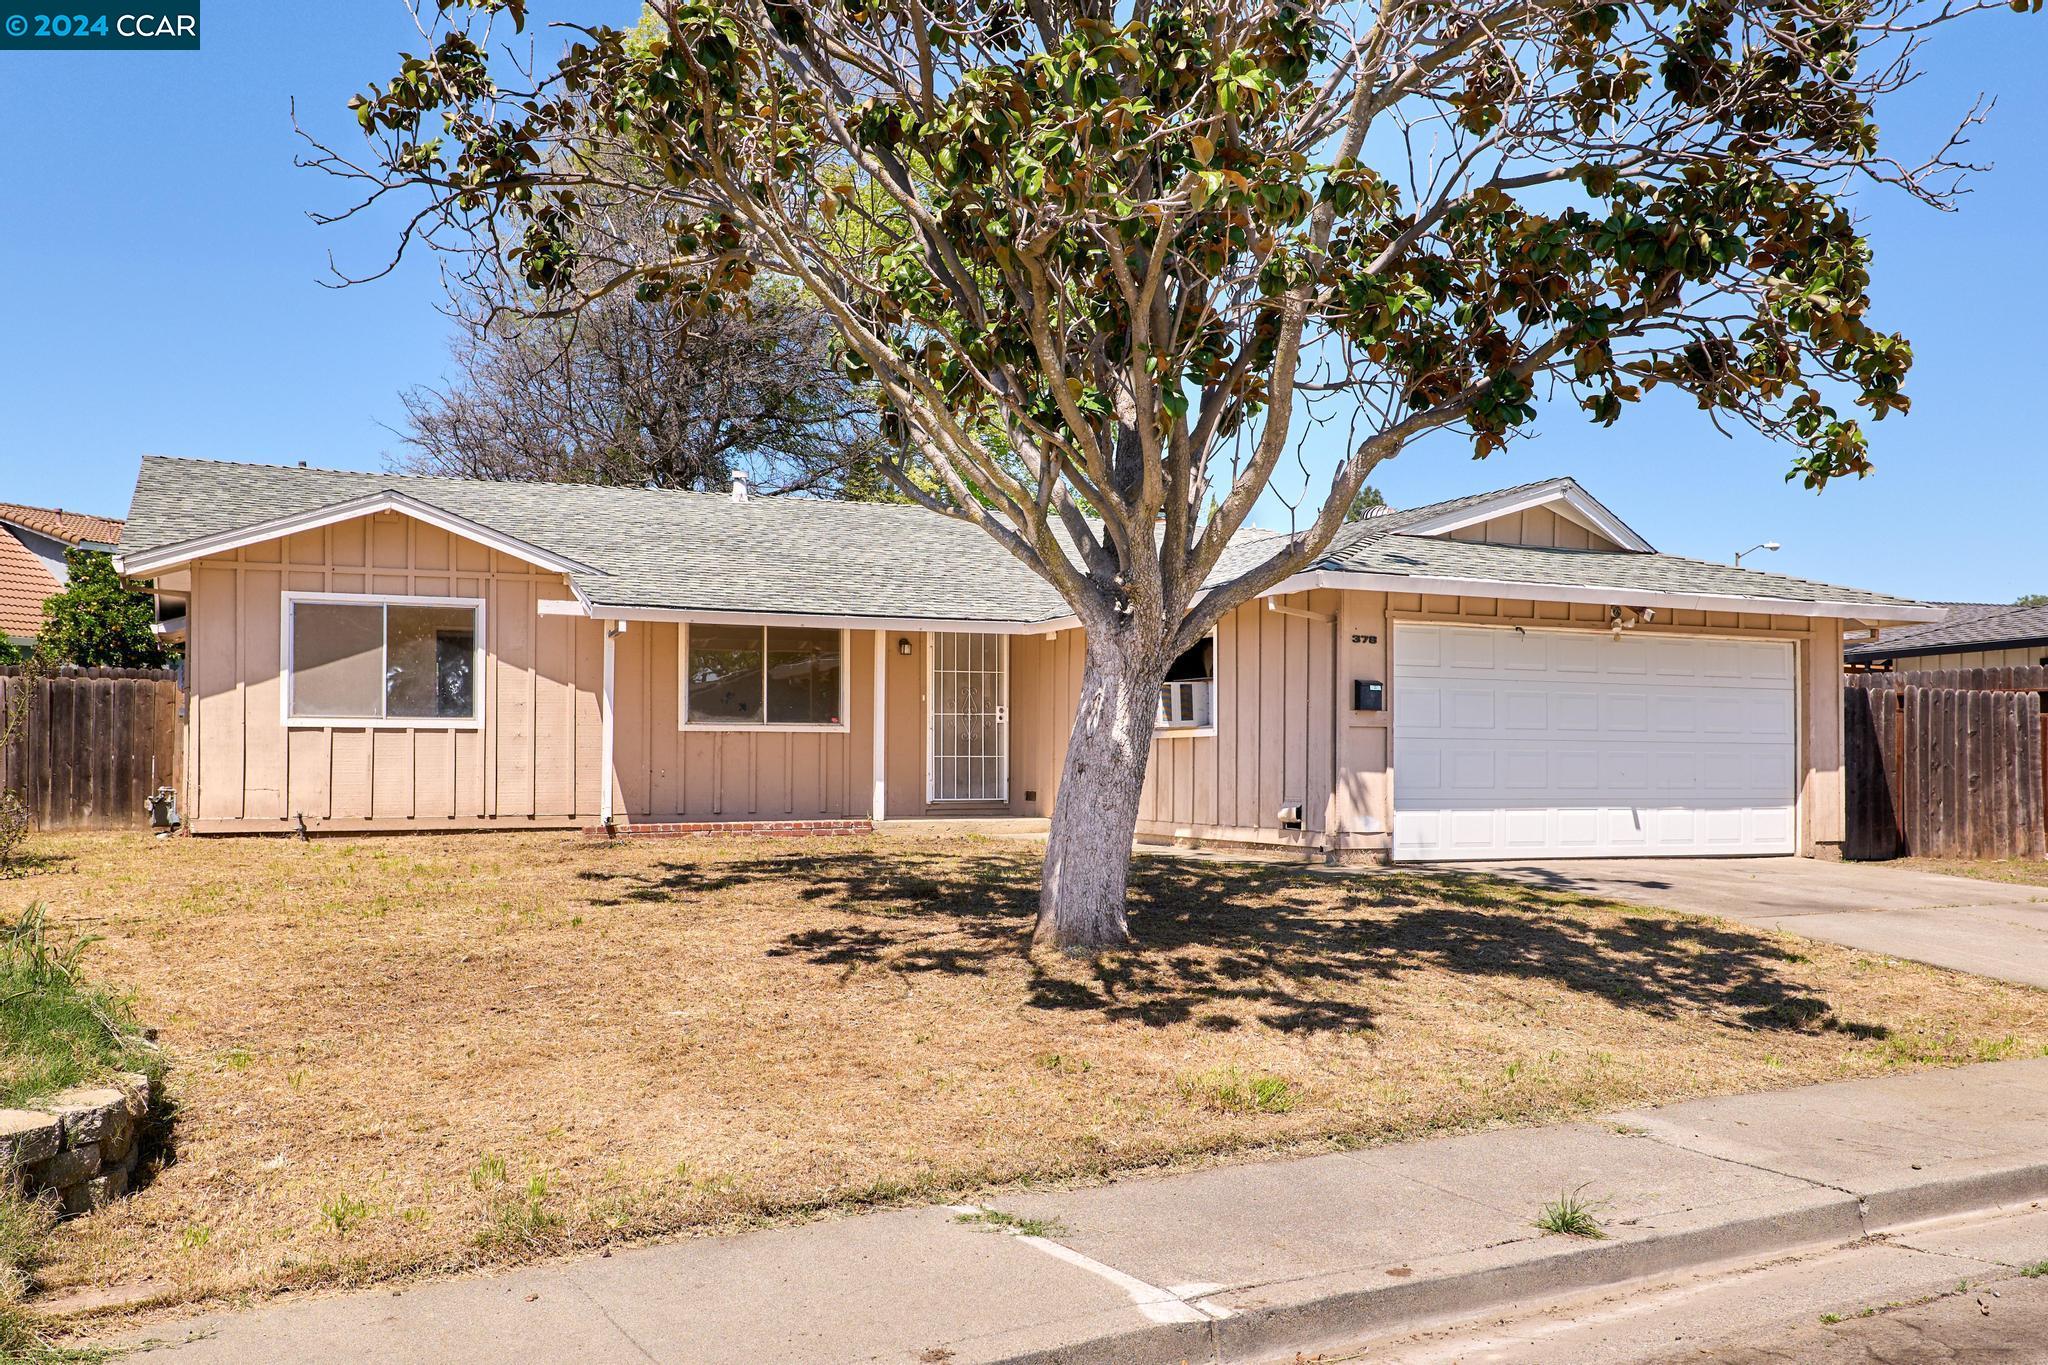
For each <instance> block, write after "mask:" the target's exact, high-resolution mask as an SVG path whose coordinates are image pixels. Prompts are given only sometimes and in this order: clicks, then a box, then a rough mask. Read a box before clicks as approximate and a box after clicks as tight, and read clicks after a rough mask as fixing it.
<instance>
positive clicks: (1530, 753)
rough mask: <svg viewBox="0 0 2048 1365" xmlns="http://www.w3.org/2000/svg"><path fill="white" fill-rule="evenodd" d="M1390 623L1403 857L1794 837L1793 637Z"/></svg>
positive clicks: (1768, 841) (1634, 852)
mask: <svg viewBox="0 0 2048 1365" xmlns="http://www.w3.org/2000/svg"><path fill="white" fill-rule="evenodd" d="M1392 629H1393V669H1392V673H1393V689H1392V696H1391V697H1390V699H1389V705H1390V708H1391V711H1392V722H1393V776H1394V840H1393V855H1394V857H1395V858H1396V859H1402V860H1411V859H1444V858H1517V857H1553V858H1557V857H1566V858H1570V857H1580V858H1598V857H1645V856H1659V855H1665V856H1688V855H1690V856H1698V855H1711V854H1731V855H1732V854H1744V855H1755V854H1789V853H1792V852H1794V851H1795V850H1796V848H1797V840H1798V820H1797V805H1798V791H1799V786H1800V782H1799V769H1800V763H1801V761H1802V759H1801V746H1800V739H1799V734H1800V730H1799V727H1800V723H1801V717H1800V706H1799V695H1800V689H1799V654H1798V647H1797V645H1796V644H1795V643H1794V642H1793V641H1790V640H1783V639H1767V638H1744V637H1740V636H1733V635H1683V634H1678V633H1676V632H1671V633H1666V632H1661V631H1660V632H1637V631H1630V632H1623V633H1621V634H1619V635H1614V634H1611V633H1609V632H1605V631H1586V630H1570V629H1557V630H1552V629H1542V628H1537V627H1525V628H1517V627H1514V626H1503V625H1480V624H1466V623H1458V624H1451V623H1442V624H1424V623H1410V622H1397V623H1394V625H1393V627H1392Z"/></svg>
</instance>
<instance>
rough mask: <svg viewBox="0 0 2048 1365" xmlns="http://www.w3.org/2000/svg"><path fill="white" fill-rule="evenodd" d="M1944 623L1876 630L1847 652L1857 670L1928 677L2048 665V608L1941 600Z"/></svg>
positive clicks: (1852, 642) (1850, 644)
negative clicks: (1959, 670)
mask: <svg viewBox="0 0 2048 1365" xmlns="http://www.w3.org/2000/svg"><path fill="white" fill-rule="evenodd" d="M1935 605H1936V606H1940V607H1945V608H1947V610H1948V615H1947V616H1946V617H1944V618H1943V619H1942V620H1939V621H1934V622H1922V623H1920V624H1916V625H1908V626H1901V627H1899V628H1898V629H1896V630H1883V631H1879V630H1872V631H1871V632H1870V633H1869V634H1870V637H1871V638H1867V639H1851V640H1850V641H1849V642H1848V643H1847V644H1846V645H1845V646H1844V647H1843V650H1842V654H1843V658H1844V659H1845V660H1846V662H1847V663H1848V665H1849V667H1850V668H1851V669H1855V670H1859V671H1867V672H1873V673H1925V672H1929V671H1933V670H1937V669H1947V668H2038V667H2044V666H2048V606H2040V607H2021V606H2015V605H2014V604H2013V603H2011V602H1938V603H1936V604H1935Z"/></svg>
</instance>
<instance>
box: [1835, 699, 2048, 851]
mask: <svg viewBox="0 0 2048 1365" xmlns="http://www.w3.org/2000/svg"><path fill="white" fill-rule="evenodd" d="M1916 676H1917V675H1916ZM2000 681H2003V680H2000ZM2027 681H2031V679H2029V680H2027ZM1890 683H1891V678H1889V677H1885V678H1884V679H1883V681H1881V682H1880V681H1876V680H1864V679H1858V680H1856V681H1855V682H1854V683H1852V685H1851V686H1849V687H1848V688H1847V689H1845V691H1844V693H1843V708H1844V714H1843V721H1844V739H1845V741H1846V743H1845V751H1844V760H1845V764H1846V769H1847V771H1846V773H1845V779H1846V785H1847V793H1846V794H1847V800H1848V809H1847V815H1848V829H1847V831H1846V844H1845V847H1844V853H1845V854H1846V855H1847V856H1848V857H1851V858H1894V857H1901V856H1913V857H1923V858H2040V857H2044V856H2048V829H2044V812H2048V792H2044V781H2048V774H2044V771H2043V768H2042V754H2043V747H2044V746H2043V735H2042V713H2041V694H2040V693H2039V692H2037V691H2033V690H2027V691H2006V690H1996V689H1993V688H1985V687H1924V686H1896V685H1888V684H1890Z"/></svg>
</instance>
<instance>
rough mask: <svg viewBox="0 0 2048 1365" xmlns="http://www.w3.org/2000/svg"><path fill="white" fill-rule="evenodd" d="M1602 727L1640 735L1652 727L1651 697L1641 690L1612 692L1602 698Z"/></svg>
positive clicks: (1611, 730)
mask: <svg viewBox="0 0 2048 1365" xmlns="http://www.w3.org/2000/svg"><path fill="white" fill-rule="evenodd" d="M1600 728H1601V729H1603V730H1605V731H1607V732H1608V733H1609V734H1629V735H1639V734H1642V733H1644V732H1645V731H1647V730H1648V729H1649V728H1650V699H1649V698H1648V697H1646V696H1644V695H1643V694H1642V693H1640V692H1610V693H1608V694H1607V695H1606V696H1604V697H1602V698H1601V699H1600Z"/></svg>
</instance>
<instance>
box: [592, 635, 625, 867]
mask: <svg viewBox="0 0 2048 1365" xmlns="http://www.w3.org/2000/svg"><path fill="white" fill-rule="evenodd" d="M599 625H601V626H602V627H603V629H604V698H603V702H604V705H603V706H602V707H601V708H600V710H599V720H600V724H599V726H598V760H597V767H598V780H599V782H600V784H601V785H600V786H599V788H598V793H599V794H598V798H597V819H598V823H599V824H600V825H602V826H603V827H604V832H605V834H606V835H607V836H609V835H610V834H611V832H612V773H613V752H614V750H615V748H616V746H617V743H618V724H619V723H618V672H619V668H618V637H619V636H621V635H624V634H625V633H626V623H625V622H624V621H602V620H601V621H600V622H599Z"/></svg>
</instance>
